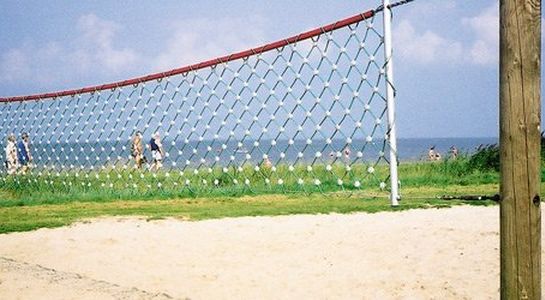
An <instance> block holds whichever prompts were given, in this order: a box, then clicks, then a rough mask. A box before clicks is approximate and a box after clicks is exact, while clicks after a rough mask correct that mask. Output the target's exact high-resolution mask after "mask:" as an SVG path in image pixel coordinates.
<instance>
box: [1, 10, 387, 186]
mask: <svg viewBox="0 0 545 300" xmlns="http://www.w3.org/2000/svg"><path fill="white" fill-rule="evenodd" d="M342 22H344V23H346V25H345V24H344V23H342ZM341 23H342V24H341V25H339V24H337V25H335V27H339V28H335V29H334V30H332V31H329V29H331V28H333V27H331V26H330V27H331V28H321V29H319V30H317V31H316V30H315V31H314V33H313V34H307V35H306V36H298V37H294V38H290V39H289V41H286V42H277V43H275V44H277V45H279V46H278V47H276V46H274V45H275V44H270V45H268V46H265V47H263V48H256V49H253V50H249V51H246V53H248V52H251V53H255V54H251V53H249V54H247V55H238V56H240V57H236V56H237V55H234V56H231V57H224V58H221V59H217V60H214V63H213V64H212V63H210V62H206V63H203V64H198V65H193V66H190V67H186V68H183V69H179V70H182V71H176V72H170V73H165V74H164V76H152V77H153V78H152V79H151V80H146V79H145V78H140V79H137V80H132V81H130V82H123V83H119V84H114V85H109V86H107V88H104V87H100V88H98V87H96V88H89V89H84V90H81V92H64V93H60V94H59V96H55V95H54V94H49V95H46V96H39V97H34V98H32V97H26V98H25V97H20V98H15V99H7V98H4V99H3V100H4V102H3V103H0V137H1V138H2V141H1V144H2V148H3V149H5V151H2V153H1V156H0V157H1V159H2V161H5V162H6V163H5V164H3V165H2V166H1V167H0V178H1V179H0V182H4V183H5V184H6V183H8V182H10V183H11V184H20V185H35V186H36V188H37V189H46V188H49V189H52V190H57V191H61V192H62V191H66V190H68V189H72V190H73V189H81V190H89V189H113V190H123V189H130V190H131V191H133V192H144V191H149V190H150V189H170V190H175V191H184V190H187V191H190V192H192V193H195V192H198V193H208V192H213V191H222V190H223V191H229V190H248V191H271V190H273V191H315V190H321V191H340V190H353V189H365V188H369V187H373V188H378V187H380V188H385V187H386V181H387V178H388V159H387V157H385V153H388V151H389V149H388V139H387V137H388V122H387V120H385V116H386V109H387V107H386V100H385V96H384V95H385V89H386V82H385V71H384V67H385V61H384V49H383V35H382V33H381V26H380V25H381V24H380V22H375V14H374V12H370V13H366V14H362V15H358V16H356V17H352V18H350V19H346V20H343V21H341ZM377 27H378V28H377ZM271 45H273V46H271ZM259 49H261V50H267V51H264V52H261V51H258V50H259ZM269 49H270V50H269ZM239 54H240V53H239ZM233 57H236V59H233ZM203 66H205V67H203ZM127 83H130V84H127ZM29 99H30V100H29ZM23 133H26V134H28V138H25V139H23V138H22V135H23Z"/></svg>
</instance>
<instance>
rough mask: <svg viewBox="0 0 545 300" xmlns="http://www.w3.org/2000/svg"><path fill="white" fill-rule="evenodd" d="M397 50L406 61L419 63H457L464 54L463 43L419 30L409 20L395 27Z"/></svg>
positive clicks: (428, 31) (429, 31)
mask: <svg viewBox="0 0 545 300" xmlns="http://www.w3.org/2000/svg"><path fill="white" fill-rule="evenodd" d="M393 34H394V41H395V43H396V45H395V47H396V48H395V51H396V53H397V55H399V56H400V58H401V59H403V60H405V61H406V62H411V63H418V64H432V63H436V62H441V63H451V64H452V63H456V62H458V61H459V59H460V57H461V56H462V54H463V49H462V44H461V43H460V42H458V41H455V40H450V39H447V38H445V37H442V36H440V35H439V34H437V33H435V32H433V31H431V30H426V31H424V32H422V33H420V32H417V30H416V29H415V27H414V25H413V24H412V23H411V22H410V21H409V20H403V21H401V22H400V23H399V25H397V26H396V27H395V29H394V33H393Z"/></svg>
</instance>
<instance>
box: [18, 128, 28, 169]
mask: <svg viewBox="0 0 545 300" xmlns="http://www.w3.org/2000/svg"><path fill="white" fill-rule="evenodd" d="M17 158H18V159H19V165H20V167H21V169H20V172H21V174H23V175H24V174H26V173H27V172H28V171H29V170H30V168H31V164H32V153H31V152H30V137H29V136H28V133H26V132H23V134H22V135H21V141H19V143H18V144H17Z"/></svg>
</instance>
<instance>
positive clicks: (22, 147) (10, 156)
mask: <svg viewBox="0 0 545 300" xmlns="http://www.w3.org/2000/svg"><path fill="white" fill-rule="evenodd" d="M5 153H6V160H5V167H6V170H7V173H8V175H14V174H26V173H27V172H29V171H30V169H31V167H32V152H31V149H30V137H29V136H28V133H26V132H23V134H21V140H20V141H19V142H17V137H16V136H15V134H10V135H8V139H7V143H6V148H5Z"/></svg>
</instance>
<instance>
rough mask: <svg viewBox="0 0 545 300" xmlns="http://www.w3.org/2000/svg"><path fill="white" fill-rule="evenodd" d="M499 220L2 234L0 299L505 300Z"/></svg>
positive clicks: (316, 221)
mask: <svg viewBox="0 0 545 300" xmlns="http://www.w3.org/2000/svg"><path fill="white" fill-rule="evenodd" d="M498 224H499V208H498V207H469V206H463V207H455V208H450V209H428V210H411V211H404V212H395V213H393V212H385V213H376V214H365V213H358V214H350V215H339V214H331V215H296V216H280V217H244V218H232V219H219V220H208V221H200V222H189V221H182V220H175V219H167V220H156V221H146V220H145V219H144V218H104V219H97V220H91V221H87V222H81V223H77V224H74V225H72V226H69V227H63V228H56V229H40V230H37V231H33V232H25V233H12V234H4V235H0V299H171V298H174V299H186V298H189V299H497V298H498V297H499V233H498V230H499V229H498V228H499V225H498ZM544 239H545V237H544ZM542 257H545V252H543V250H542ZM542 271H543V270H542ZM543 277H544V278H545V275H543Z"/></svg>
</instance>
